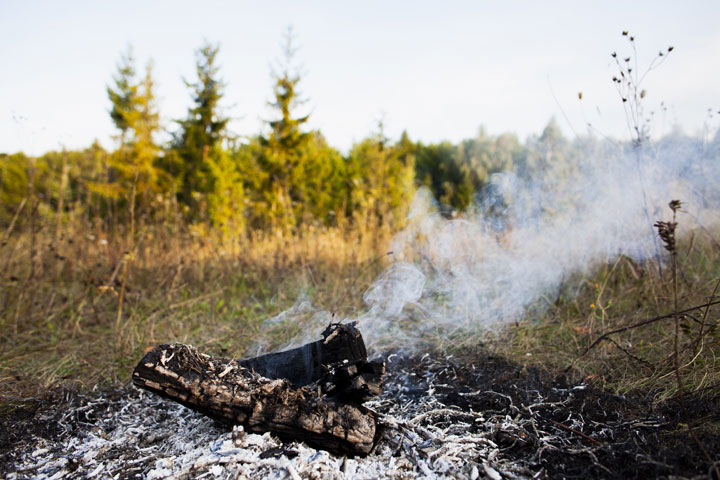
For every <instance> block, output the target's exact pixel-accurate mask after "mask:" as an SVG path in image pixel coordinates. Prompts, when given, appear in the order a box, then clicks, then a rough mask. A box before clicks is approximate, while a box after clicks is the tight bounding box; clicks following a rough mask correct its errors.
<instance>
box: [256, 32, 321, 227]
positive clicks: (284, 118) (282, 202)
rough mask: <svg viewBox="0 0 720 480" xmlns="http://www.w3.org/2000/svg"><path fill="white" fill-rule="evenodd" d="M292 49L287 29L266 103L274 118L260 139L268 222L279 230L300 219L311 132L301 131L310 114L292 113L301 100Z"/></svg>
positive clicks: (293, 50) (290, 34) (298, 77)
mask: <svg viewBox="0 0 720 480" xmlns="http://www.w3.org/2000/svg"><path fill="white" fill-rule="evenodd" d="M295 52H296V50H295V48H294V47H293V34H292V30H291V29H288V31H287V33H286V35H285V42H284V48H283V59H282V61H281V68H280V71H279V72H275V71H273V73H272V76H273V82H274V85H273V95H274V100H273V101H272V102H269V106H270V107H272V108H273V109H274V110H275V113H276V117H275V119H273V120H270V121H268V122H267V123H268V125H269V126H270V133H269V134H268V135H267V136H263V137H261V139H260V143H261V145H262V147H263V155H262V157H261V166H262V168H263V170H265V172H266V174H267V181H268V185H267V186H266V197H267V203H268V205H269V208H270V212H269V216H270V223H271V227H273V228H276V229H280V230H281V231H287V230H289V229H291V228H293V227H294V226H295V225H296V224H297V222H298V220H299V219H298V218H297V216H298V215H297V214H298V212H297V210H298V209H301V208H302V207H303V201H302V200H303V199H301V198H298V194H299V191H300V190H302V184H303V183H304V181H305V178H303V173H304V171H305V168H304V165H303V163H304V160H305V157H304V155H303V150H304V149H305V147H306V145H307V143H308V141H309V140H310V134H308V133H306V132H303V131H302V130H301V127H302V126H303V124H305V123H306V122H307V121H308V118H309V115H305V116H299V117H295V116H294V111H295V109H296V108H297V107H298V106H299V105H300V104H301V103H302V102H301V100H300V97H299V92H298V83H299V82H300V75H299V74H298V73H297V71H296V70H295V69H294V68H293V56H294V54H295Z"/></svg>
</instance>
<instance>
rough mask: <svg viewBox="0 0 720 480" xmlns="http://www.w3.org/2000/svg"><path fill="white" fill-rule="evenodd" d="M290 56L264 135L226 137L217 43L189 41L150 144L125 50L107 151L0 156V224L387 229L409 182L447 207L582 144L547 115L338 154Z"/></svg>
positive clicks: (559, 164) (151, 114)
mask: <svg viewBox="0 0 720 480" xmlns="http://www.w3.org/2000/svg"><path fill="white" fill-rule="evenodd" d="M293 53H294V51H293V46H292V38H291V36H288V37H287V39H286V44H285V51H284V57H283V58H284V62H283V63H282V64H281V65H279V67H278V68H277V70H276V71H274V72H273V75H272V80H273V84H272V101H271V102H269V105H270V107H271V108H272V110H273V112H274V115H273V118H272V119H271V120H270V121H268V122H267V125H266V128H265V131H264V132H263V133H261V134H258V135H254V136H247V137H239V136H237V135H234V134H232V133H231V132H229V130H228V122H229V118H228V117H227V116H224V113H223V109H222V108H221V101H222V99H223V95H224V90H225V83H224V82H223V81H222V80H221V77H220V69H219V66H218V54H219V46H217V45H212V44H205V45H203V46H202V47H201V48H200V49H198V50H197V52H196V65H195V67H196V68H195V74H196V75H195V76H196V78H194V80H192V81H185V84H186V86H187V88H188V92H189V94H190V97H191V106H190V107H189V108H188V111H187V115H186V117H185V118H183V119H178V120H176V121H175V123H176V125H177V128H176V129H175V130H174V131H173V132H172V133H171V135H170V140H169V141H168V142H165V143H164V144H161V143H160V142H159V141H158V137H159V135H160V133H161V127H160V121H159V118H160V117H159V112H158V108H157V104H156V97H155V85H154V82H153V73H152V64H151V63H149V64H148V65H147V66H146V68H145V70H144V71H143V72H140V73H139V72H138V71H137V68H136V64H135V60H134V58H133V56H132V53H131V51H128V52H127V53H125V54H123V55H122V56H121V59H120V61H119V63H118V66H117V71H116V72H115V74H114V75H113V77H112V82H111V84H110V85H109V86H108V88H107V93H108V99H109V101H110V110H109V113H110V117H111V118H112V121H113V123H114V125H115V127H116V128H117V133H118V134H117V148H116V149H115V150H113V151H106V150H105V149H103V148H102V147H101V146H100V145H99V144H98V143H97V142H96V143H94V144H93V145H91V146H90V147H88V148H86V149H84V150H81V151H60V152H57V151H56V152H49V153H46V154H45V155H42V156H40V157H36V158H31V157H27V156H26V155H24V154H22V153H17V154H13V155H8V154H2V155H0V162H1V165H0V201H1V203H2V208H0V223H2V224H4V225H6V226H7V225H8V224H10V223H11V222H17V221H18V218H19V217H21V216H20V215H19V214H18V212H20V211H21V210H22V209H24V208H28V209H34V210H36V211H39V212H40V213H41V214H43V215H60V216H62V215H69V214H70V213H71V212H74V213H75V214H78V213H79V214H81V215H85V216H86V217H87V218H89V219H92V220H93V221H98V222H106V221H109V220H108V219H112V221H114V222H129V221H136V220H141V219H142V220H143V221H145V222H164V221H167V220H169V219H175V220H181V221H183V222H188V223H193V224H198V225H206V226H210V227H212V228H215V229H219V230H220V231H222V232H224V233H225V234H228V235H242V234H245V233H247V232H250V231H253V230H257V229H261V230H267V231H272V232H279V233H282V234H285V233H292V232H294V231H296V230H297V229H298V228H299V227H300V226H302V225H307V224H315V225H325V226H335V225H338V224H341V223H344V224H352V225H362V226H372V225H373V224H375V225H386V226H390V227H391V228H394V227H398V226H400V225H401V223H402V221H403V219H404V218H405V215H406V212H407V208H408V204H409V201H410V199H411V198H412V194H413V191H414V189H416V188H418V187H419V186H426V187H428V188H429V189H430V190H431V191H432V193H433V194H434V195H435V198H436V199H437V200H438V203H439V205H440V206H441V209H443V210H444V213H446V214H447V215H455V214H456V213H457V212H462V211H464V210H465V209H467V208H468V207H469V206H470V205H472V204H473V203H474V202H482V201H484V200H487V197H491V196H492V192H491V191H489V189H488V188H487V186H488V184H489V180H490V177H491V176H492V175H493V174H495V173H498V172H502V171H507V170H511V171H515V172H516V173H518V174H519V175H520V176H526V177H528V178H529V177H532V176H534V175H538V174H548V172H554V173H553V174H557V175H560V174H563V171H564V170H568V169H572V168H575V167H574V166H577V165H578V164H579V162H581V161H582V159H581V157H582V156H583V153H582V152H583V151H586V149H587V145H586V143H587V141H589V140H588V139H584V140H581V139H577V140H576V141H570V140H568V139H566V138H564V137H563V135H562V133H561V131H560V129H559V127H558V125H557V124H556V122H555V121H554V120H551V121H550V122H549V123H548V125H547V127H546V128H545V129H544V130H543V132H542V134H541V135H539V136H531V137H530V138H528V139H527V140H526V141H525V142H524V143H521V142H520V141H519V140H518V138H517V136H515V135H513V134H502V135H496V136H492V135H489V134H488V133H487V132H486V131H485V130H484V129H480V130H479V132H478V134H477V136H476V137H475V138H471V139H467V140H464V141H461V142H460V143H458V144H452V143H450V142H442V143H436V144H423V143H421V142H414V141H412V140H411V139H410V138H409V136H408V134H407V133H403V134H402V135H401V137H400V138H399V139H397V140H395V141H393V140H391V139H389V138H387V137H386V136H385V133H384V131H383V128H382V124H381V123H380V124H379V125H378V128H377V131H376V132H374V133H372V134H370V135H369V136H367V137H366V138H365V139H363V140H361V141H359V142H357V143H355V144H354V145H353V146H352V147H351V149H350V151H349V152H348V153H347V154H345V155H343V154H341V153H340V151H339V150H337V149H336V148H333V147H332V146H331V145H329V144H328V142H327V141H326V139H325V138H324V136H323V135H322V132H320V131H319V130H310V129H308V128H307V122H308V120H309V116H308V115H300V114H298V111H299V108H298V107H299V106H300V104H301V99H300V98H299V94H298V86H299V83H300V82H301V77H300V75H299V74H298V72H297V70H295V69H294V68H293V64H292V57H293ZM33 199H34V201H32V200H33ZM28 200H31V203H30V204H28V203H27V202H28ZM20 221H21V220H20Z"/></svg>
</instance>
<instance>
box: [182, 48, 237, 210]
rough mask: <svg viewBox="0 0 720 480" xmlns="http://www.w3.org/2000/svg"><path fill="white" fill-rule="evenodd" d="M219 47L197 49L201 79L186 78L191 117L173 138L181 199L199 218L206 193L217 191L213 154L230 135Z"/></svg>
mask: <svg viewBox="0 0 720 480" xmlns="http://www.w3.org/2000/svg"><path fill="white" fill-rule="evenodd" d="M219 48H220V47H219V46H213V45H211V44H209V43H208V44H205V45H204V46H203V47H201V48H200V49H199V50H198V51H197V52H196V56H197V62H196V73H197V81H195V82H189V81H187V80H186V81H185V84H186V86H187V87H188V88H189V89H190V91H191V96H192V100H193V106H192V107H191V108H190V109H188V114H187V118H186V119H185V120H179V121H178V124H179V125H180V131H179V132H177V133H176V134H175V136H174V139H173V145H172V146H173V151H174V153H175V155H176V156H177V158H178V162H176V167H175V168H177V170H178V171H175V172H173V173H175V174H176V176H177V180H178V182H179V184H180V185H179V186H180V191H179V193H178V197H179V200H180V201H181V202H182V203H184V204H185V205H187V206H188V207H189V208H190V212H191V214H192V215H193V216H195V217H197V216H198V215H200V214H202V211H203V210H204V208H205V207H204V202H205V196H206V195H207V194H208V193H210V192H211V191H213V188H214V186H213V174H212V169H211V168H210V157H211V156H217V155H219V153H220V152H219V149H220V147H221V145H222V140H223V139H224V138H226V128H227V124H228V121H229V120H230V119H229V118H227V117H224V116H222V114H221V109H220V105H219V103H220V100H221V99H222V97H223V93H224V92H223V90H224V88H225V84H224V83H223V82H222V80H220V79H219V78H218V72H219V67H218V65H217V54H218V51H219Z"/></svg>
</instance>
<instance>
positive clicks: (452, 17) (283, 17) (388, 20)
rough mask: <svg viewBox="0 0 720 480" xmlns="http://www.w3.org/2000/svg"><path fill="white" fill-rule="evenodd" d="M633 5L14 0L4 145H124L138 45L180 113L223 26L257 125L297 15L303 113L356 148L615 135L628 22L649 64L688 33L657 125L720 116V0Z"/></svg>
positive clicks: (237, 116) (240, 106) (160, 91)
mask: <svg viewBox="0 0 720 480" xmlns="http://www.w3.org/2000/svg"><path fill="white" fill-rule="evenodd" d="M170 5H172V7H171V8H168V6H170ZM621 5H622V4H621V3H619V2H615V3H610V4H607V3H606V4H604V5H602V6H585V7H582V8H581V7H577V6H576V5H574V4H571V3H556V4H553V6H552V7H544V6H537V5H535V4H533V3H531V2H513V3H512V5H509V6H507V5H505V6H497V5H480V6H479V5H475V4H472V3H469V2H460V3H458V4H454V5H453V6H452V7H445V8H443V9H438V8H436V7H435V5H433V4H431V3H429V2H421V3H418V4H415V3H414V4H413V5H412V6H409V5H408V4H402V5H401V4H395V5H392V6H389V7H388V6H384V5H382V4H380V3H378V2H376V3H371V4H370V5H369V6H368V5H365V6H364V7H362V8H361V7H349V6H340V5H334V4H320V3H312V4H310V6H304V5H303V6H301V5H295V4H293V3H292V2H286V3H283V4H282V5H281V8H279V10H280V13H278V12H277V11H276V10H275V9H277V6H275V9H273V8H270V7H267V6H264V5H259V6H258V5H253V4H250V3H242V4H235V5H231V6H227V5H225V6H222V4H221V3H219V2H218V3H212V4H210V5H209V6H207V7H206V11H213V10H216V11H217V14H213V15H208V16H199V17H198V16H197V12H195V11H194V10H193V9H192V6H193V5H192V4H191V3H189V2H180V3H177V4H176V3H173V4H169V3H163V2H158V3H154V4H152V5H150V6H145V5H142V4H141V3H140V2H130V3H128V4H124V5H123V6H111V7H105V6H96V5H95V4H93V3H91V2H71V3H69V4H63V5H59V4H54V3H52V2H35V3H33V4H22V5H20V4H15V5H11V6H10V7H7V6H6V7H5V8H4V10H9V12H7V13H6V14H5V15H3V19H2V20H0V27H2V28H1V29H0V30H2V32H3V33H0V35H2V37H1V38H2V40H3V41H2V42H1V43H0V45H2V46H1V47H0V52H2V57H3V58H4V59H5V63H6V65H11V68H10V69H9V71H10V72H12V75H7V74H6V75H5V76H3V77H2V79H1V80H0V86H1V87H2V90H3V91H4V92H6V95H3V97H2V99H0V111H1V112H3V114H2V115H0V151H2V152H6V153H15V152H18V151H23V152H25V153H27V154H29V155H38V154H41V153H43V152H46V151H51V150H60V149H62V148H63V147H65V148H68V149H71V150H74V149H79V148H84V147H87V146H89V145H91V144H92V143H93V141H94V140H98V141H99V142H100V144H101V145H103V147H105V148H107V149H112V148H114V146H115V142H114V141H113V139H112V137H113V136H114V135H115V134H116V132H115V129H114V127H113V125H112V121H111V119H110V117H109V114H108V110H109V104H110V102H109V100H108V98H107V93H106V88H107V86H108V85H109V84H110V83H111V81H112V76H113V75H114V73H115V71H116V65H117V63H118V61H119V59H120V55H121V54H122V53H123V52H124V51H125V50H126V46H127V45H132V46H133V50H134V57H135V60H136V67H137V70H138V71H142V70H143V69H144V65H145V63H146V62H147V61H149V60H151V59H152V61H153V63H154V72H153V73H154V80H155V83H156V86H155V93H156V96H157V99H158V108H159V111H160V115H161V124H162V126H163V128H164V129H166V130H167V129H168V127H170V126H172V124H173V120H176V119H181V118H184V117H185V115H186V113H187V108H188V107H189V106H190V103H191V100H190V95H189V92H188V90H187V88H186V87H185V86H184V84H183V81H182V79H183V78H186V79H187V80H190V81H192V80H193V76H194V61H195V51H196V50H197V49H198V48H199V47H200V46H201V44H202V43H203V41H205V40H207V41H209V42H210V43H213V44H219V45H220V53H219V57H218V59H219V64H220V77H221V78H222V79H223V80H224V81H225V83H226V89H225V96H224V98H223V103H222V104H223V106H224V107H225V113H226V114H227V115H228V116H230V117H231V118H232V119H233V120H232V121H231V123H230V128H229V129H230V131H232V132H233V133H235V134H238V135H240V136H252V135H256V134H258V133H260V132H262V131H263V130H264V128H265V125H264V123H263V120H265V119H268V118H269V115H270V113H269V111H268V109H267V107H266V103H267V101H268V100H270V97H271V93H272V84H271V77H270V66H271V64H272V63H273V61H274V60H275V59H276V58H278V57H279V56H280V53H281V48H280V43H281V41H282V35H283V32H284V31H285V30H286V28H287V27H288V26H289V25H292V26H293V30H294V33H295V40H296V44H297V46H298V47H299V51H298V53H297V55H296V60H297V64H299V65H300V68H301V73H302V75H301V82H300V90H301V93H302V97H303V98H304V99H305V100H306V101H307V103H306V104H305V105H304V106H303V107H301V108H300V110H299V113H310V121H309V122H308V129H313V130H320V131H321V132H322V133H323V135H324V136H325V138H326V139H327V140H328V143H329V144H330V145H332V146H334V147H336V148H338V149H339V150H341V151H343V152H347V151H348V150H349V148H350V147H351V146H352V144H353V143H354V142H357V141H360V140H361V139H362V138H365V137H367V136H368V135H370V134H371V133H373V132H374V131H376V128H377V124H378V122H379V121H380V120H382V121H383V122H384V125H385V129H386V130H385V132H386V135H387V136H388V137H390V138H393V139H396V138H399V136H400V134H401V132H402V131H407V132H408V135H409V136H410V138H411V139H413V140H414V141H420V142H423V143H437V142H440V141H450V142H452V143H457V142H459V141H460V140H462V139H466V138H473V137H474V136H475V135H476V134H477V132H478V131H479V129H480V128H484V129H485V130H486V132H487V133H488V135H498V134H502V133H513V134H515V135H517V137H518V138H519V139H520V140H521V141H524V140H526V139H527V138H528V137H530V136H531V135H539V134H540V133H541V132H542V129H543V128H544V127H545V125H547V124H548V122H549V121H550V119H551V118H555V119H556V121H557V123H558V125H559V126H560V127H561V129H562V132H563V134H564V135H565V136H567V137H572V136H575V135H580V136H582V135H583V134H585V133H587V132H588V127H587V124H588V123H591V124H592V125H593V128H594V132H595V133H596V134H598V135H600V136H609V137H613V138H616V139H618V140H627V139H629V133H628V128H627V126H626V123H625V120H624V116H623V114H622V103H621V100H620V98H619V96H618V93H617V92H616V91H615V89H614V86H613V84H612V82H611V80H610V79H611V78H612V76H613V74H614V69H613V64H612V61H611V60H612V59H611V58H610V53H611V52H612V51H618V53H620V54H621V55H625V54H626V53H627V52H628V45H627V42H626V41H625V39H624V38H622V36H621V31H623V30H630V32H631V34H633V35H635V37H636V39H637V40H636V44H637V56H638V60H639V71H643V70H644V68H646V66H647V65H648V64H649V63H650V62H651V61H652V60H653V58H655V56H656V55H657V52H658V51H659V50H662V49H666V48H667V47H669V46H673V47H675V50H674V51H673V54H672V55H670V56H669V57H668V58H667V61H666V62H663V64H662V65H660V66H659V68H657V69H656V70H654V71H652V72H650V73H649V74H648V76H647V78H646V79H645V83H644V84H643V88H646V89H647V92H648V97H647V98H646V99H645V101H646V105H647V106H646V108H647V111H648V112H649V111H651V110H654V111H658V112H659V113H660V114H659V115H657V118H656V121H655V124H654V125H653V131H652V133H653V136H655V137H661V136H663V135H664V134H667V133H670V132H671V131H672V130H673V129H677V128H680V129H682V131H684V132H686V133H688V134H691V135H697V134H699V133H701V132H703V130H704V131H707V130H708V129H712V130H714V129H715V128H716V127H717V123H716V114H717V112H718V110H720V101H718V93H720V92H719V89H718V87H717V86H716V82H714V79H715V78H717V76H718V74H719V73H720V58H718V57H717V55H714V52H716V51H717V49H718V48H720V33H718V32H716V31H715V29H714V25H713V19H714V18H718V17H720V15H718V14H720V5H717V4H715V3H711V2H697V3H696V4H695V5H694V9H692V10H691V9H688V8H687V7H681V6H678V5H675V4H672V3H670V2H662V3H657V2H653V3H649V2H646V3H643V4H640V5H633V6H627V5H622V7H621ZM621 10H622V13H621V14H620V13H617V12H620V11H621ZM616 17H623V18H616ZM108 25H113V26H115V27H117V28H115V29H112V28H110V29H108V28H107V26H108ZM498 38H499V39H500V41H499V42H498V41H497V40H496V39H498ZM509 38H512V39H513V40H512V41H509V40H508V39H509ZM630 53H632V52H631V51H630ZM8 92H10V94H8ZM580 92H582V97H583V98H582V99H581V100H580V99H578V94H579V93H580ZM661 102H664V105H665V106H666V107H667V110H666V112H664V113H662V112H661V109H662V107H661ZM708 109H712V110H708ZM709 113H710V114H711V115H709Z"/></svg>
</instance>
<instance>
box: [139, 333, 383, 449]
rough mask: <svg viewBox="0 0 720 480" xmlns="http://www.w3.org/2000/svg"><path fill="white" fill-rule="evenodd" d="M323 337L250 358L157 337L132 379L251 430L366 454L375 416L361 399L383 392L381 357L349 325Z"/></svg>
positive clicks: (376, 422)
mask: <svg viewBox="0 0 720 480" xmlns="http://www.w3.org/2000/svg"><path fill="white" fill-rule="evenodd" d="M323 337H324V338H323V340H319V341H317V342H314V343H311V344H308V345H305V346H303V347H300V348H296V349H293V350H289V351H287V352H280V353H274V354H270V355H263V356H261V357H256V358H252V359H246V360H232V359H226V358H220V357H211V356H208V355H205V354H201V353H199V352H198V351H197V350H196V349H195V348H194V347H191V346H188V345H182V344H174V345H159V346H157V347H155V348H154V349H152V350H151V351H150V352H148V353H147V354H146V355H145V356H144V357H143V359H142V360H141V361H140V363H139V364H138V365H137V367H136V368H135V371H134V372H133V382H134V383H135V385H137V386H139V387H141V388H144V389H147V390H150V391H152V392H155V393H157V394H159V395H162V396H164V397H167V398H170V399H172V400H174V401H177V402H179V403H181V404H183V405H185V406H186V407H189V408H191V409H193V410H196V411H199V412H201V413H203V414H205V415H208V416H210V417H212V418H214V419H216V420H219V421H222V422H224V423H230V424H241V425H244V426H245V427H246V428H247V429H248V430H249V431H253V432H266V431H270V432H273V433H275V434H277V435H278V436H280V437H282V438H285V439H294V440H301V441H305V442H307V443H308V444H311V445H314V446H316V447H319V448H323V449H325V450H329V451H331V452H336V453H346V454H351V455H365V454H367V453H368V452H369V451H370V450H371V449H372V447H373V445H374V443H375V438H376V433H377V427H378V416H377V414H375V412H373V411H371V410H369V409H367V408H365V407H363V406H362V405H361V403H362V402H363V401H365V400H367V399H369V398H371V397H373V396H375V395H377V394H379V393H380V391H381V382H382V375H383V374H384V370H385V366H384V363H383V362H368V361H367V354H366V351H365V345H364V343H363V341H362V337H361V336H360V333H359V332H358V331H357V329H355V328H354V327H353V326H352V325H331V326H330V327H328V329H326V331H325V332H324V333H323ZM284 371H285V372H287V378H283V377H284V375H283V372H284ZM266 376H269V377H271V378H266ZM273 378H274V379H273Z"/></svg>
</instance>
